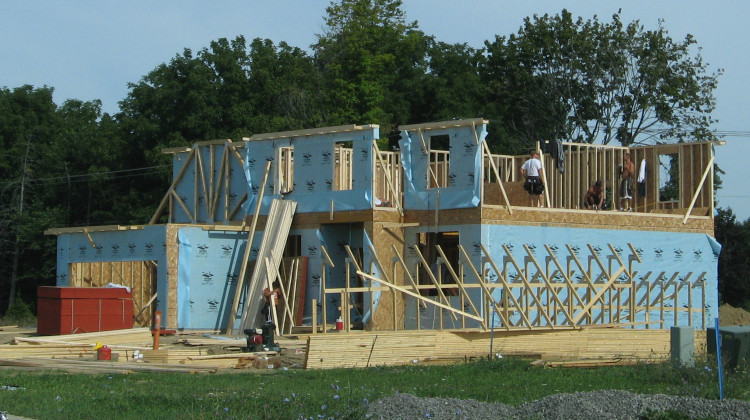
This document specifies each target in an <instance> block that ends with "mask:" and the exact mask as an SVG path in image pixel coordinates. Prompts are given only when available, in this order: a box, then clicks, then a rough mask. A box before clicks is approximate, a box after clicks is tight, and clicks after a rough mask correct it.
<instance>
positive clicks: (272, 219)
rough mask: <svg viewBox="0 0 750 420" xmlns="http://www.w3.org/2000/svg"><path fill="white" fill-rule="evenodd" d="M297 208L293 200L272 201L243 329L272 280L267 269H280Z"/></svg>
mask: <svg viewBox="0 0 750 420" xmlns="http://www.w3.org/2000/svg"><path fill="white" fill-rule="evenodd" d="M296 208H297V203H296V202H294V201H289V200H279V199H274V200H273V202H272V203H271V210H270V211H269V214H268V220H267V221H266V227H265V230H264V231H263V240H262V242H261V245H260V250H259V251H258V259H257V260H256V261H257V262H256V264H255V267H254V269H253V274H252V277H251V278H250V282H249V284H248V289H247V294H246V295H245V304H244V306H243V308H244V309H243V311H242V324H241V330H244V329H245V328H250V327H252V326H253V324H254V322H255V318H256V316H257V314H258V312H259V311H260V308H261V304H262V302H263V289H264V288H266V287H269V285H270V284H271V283H272V282H273V279H272V278H269V277H268V274H267V273H274V274H275V273H276V272H277V269H278V267H279V264H280V263H281V257H282V253H283V251H284V246H285V245H286V240H287V237H288V236H289V229H290V227H291V225H292V218H293V217H294V211H295V209H296Z"/></svg>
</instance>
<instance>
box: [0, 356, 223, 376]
mask: <svg viewBox="0 0 750 420" xmlns="http://www.w3.org/2000/svg"><path fill="white" fill-rule="evenodd" d="M0 366H16V367H34V368H48V369H60V370H69V371H82V372H103V371H106V372H118V373H128V372H134V371H135V372H174V373H214V372H216V368H215V367H209V366H191V367H190V368H185V367H181V366H174V365H167V364H152V363H148V364H146V363H137V362H124V363H123V362H110V361H80V360H70V359H54V360H52V359H33V358H25V359H0Z"/></svg>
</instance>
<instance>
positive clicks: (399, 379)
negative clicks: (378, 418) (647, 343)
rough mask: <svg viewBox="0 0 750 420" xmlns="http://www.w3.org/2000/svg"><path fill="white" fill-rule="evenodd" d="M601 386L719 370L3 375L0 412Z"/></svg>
mask: <svg viewBox="0 0 750 420" xmlns="http://www.w3.org/2000/svg"><path fill="white" fill-rule="evenodd" d="M602 389H618V390H628V391H632V392H637V393H649V394H654V393H663V394H672V395H683V396H696V397H705V398H711V399H717V398H718V395H719V386H718V374H717V370H716V369H715V364H713V365H711V364H706V363H703V362H700V363H698V364H697V366H696V367H694V368H680V369H675V368H672V367H671V366H670V365H669V364H660V365H645V364H644V365H637V366H628V367H613V366H610V367H600V368H544V367H537V366H531V365H530V364H529V361H528V360H521V359H502V360H497V361H492V362H490V361H479V362H474V363H467V364H460V365H454V366H401V367H382V368H369V369H336V370H324V371H315V370H276V371H269V372H268V373H265V374H257V373H255V374H253V373H246V372H243V373H226V374H173V373H133V374H128V375H123V374H113V375H91V374H69V373H60V372H38V371H28V370H0V411H8V412H9V413H11V414H14V415H19V416H26V417H31V418H35V419H95V418H112V419H128V418H138V419H177V418H191V419H202V418H226V419H245V418H253V419H257V418H261V419H262V418H267V419H291V418H311V417H312V418H329V417H334V418H364V417H365V413H366V410H367V406H368V404H369V402H371V401H374V400H376V399H378V398H380V397H382V396H387V395H392V394H394V393H396V392H402V393H411V394H414V395H417V396H421V397H455V398H462V399H475V400H479V401H493V402H502V403H505V404H512V405H517V404H522V403H524V402H529V401H533V400H536V399H539V398H542V397H545V396H547V395H551V394H557V393H572V392H585V391H593V390H602ZM724 394H725V398H736V399H741V400H750V375H748V370H747V369H744V368H743V369H739V370H737V371H735V372H729V373H728V372H725V376H724Z"/></svg>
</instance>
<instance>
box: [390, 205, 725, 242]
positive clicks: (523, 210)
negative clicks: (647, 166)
mask: <svg viewBox="0 0 750 420" xmlns="http://www.w3.org/2000/svg"><path fill="white" fill-rule="evenodd" d="M512 211H513V213H512V214H511V213H510V212H509V211H508V209H507V208H506V207H505V206H484V207H482V208H468V209H452V210H440V211H434V210H430V211H410V212H408V213H406V215H405V217H404V219H405V222H407V223H419V224H420V225H423V226H436V225H443V226H448V225H468V224H496V225H503V224H506V225H528V226H556V227H571V228H588V229H616V230H644V231H655V230H656V231H664V232H689V233H706V234H709V235H711V236H713V234H714V222H713V219H712V218H710V217H708V216H698V217H696V216H691V217H690V218H689V219H688V220H687V222H686V223H685V224H683V223H682V222H683V219H684V211H683V212H682V215H680V214H679V212H678V211H675V214H658V213H632V212H628V213H626V212H619V211H593V210H563V209H548V208H533V207H524V206H519V207H512ZM706 212H707V209H705V208H700V209H695V210H694V211H693V212H692V214H693V215H696V214H705V213H706Z"/></svg>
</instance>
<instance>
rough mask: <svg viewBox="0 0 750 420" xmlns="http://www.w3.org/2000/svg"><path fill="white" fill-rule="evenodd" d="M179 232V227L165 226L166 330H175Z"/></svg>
mask: <svg viewBox="0 0 750 420" xmlns="http://www.w3.org/2000/svg"><path fill="white" fill-rule="evenodd" d="M179 230H180V225H173V224H168V225H167V235H166V243H167V250H166V251H167V267H166V269H167V285H168V289H167V290H168V292H167V328H177V274H178V273H177V262H178V260H179V256H180V255H179V254H180V253H179V247H178V244H177V232H178V231H179Z"/></svg>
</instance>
